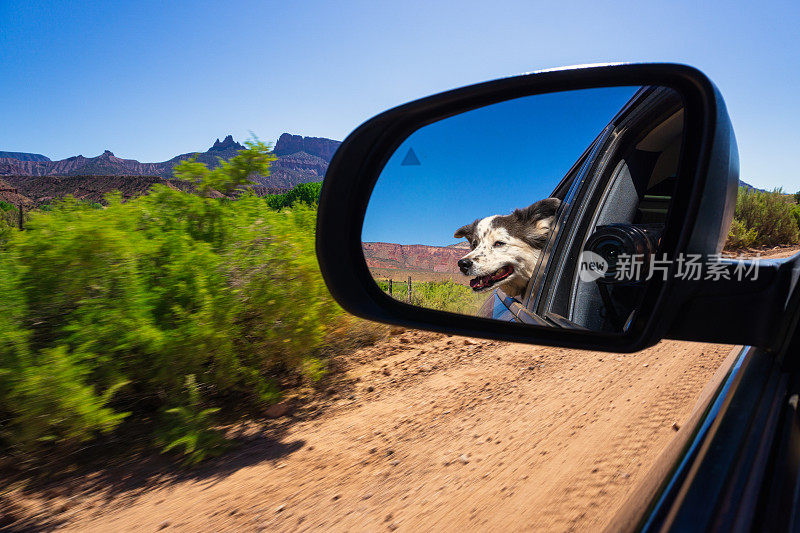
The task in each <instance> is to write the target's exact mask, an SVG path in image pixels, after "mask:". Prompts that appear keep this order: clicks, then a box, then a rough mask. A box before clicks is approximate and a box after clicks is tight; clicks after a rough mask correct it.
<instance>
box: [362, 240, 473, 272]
mask: <svg viewBox="0 0 800 533" xmlns="http://www.w3.org/2000/svg"><path fill="white" fill-rule="evenodd" d="M362 248H363V250H364V258H365V259H366V260H367V267H369V268H386V269H394V270H420V271H426V272H441V273H445V274H460V273H459V270H458V264H457V262H458V260H459V259H461V258H462V257H464V255H466V254H467V252H468V251H469V249H468V248H467V249H464V248H463V247H460V246H427V245H424V244H393V243H388V242H365V243H362Z"/></svg>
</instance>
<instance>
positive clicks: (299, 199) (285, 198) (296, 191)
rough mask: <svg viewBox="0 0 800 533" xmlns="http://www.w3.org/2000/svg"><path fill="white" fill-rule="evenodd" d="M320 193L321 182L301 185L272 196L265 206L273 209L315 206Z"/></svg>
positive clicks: (268, 198)
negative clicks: (298, 205) (301, 205)
mask: <svg viewBox="0 0 800 533" xmlns="http://www.w3.org/2000/svg"><path fill="white" fill-rule="evenodd" d="M321 192H322V182H311V183H301V184H300V185H297V186H296V187H295V188H293V189H292V190H291V191H289V192H287V193H284V194H272V195H270V196H268V197H267V204H268V205H269V206H270V207H271V208H273V209H283V208H286V207H293V206H294V205H297V204H304V205H316V204H317V203H318V202H319V195H320V193H321Z"/></svg>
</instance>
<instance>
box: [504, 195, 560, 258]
mask: <svg viewBox="0 0 800 533" xmlns="http://www.w3.org/2000/svg"><path fill="white" fill-rule="evenodd" d="M560 205H561V200H559V199H558V198H545V199H544V200H539V201H538V202H536V203H535V204H532V205H529V206H528V207H526V208H524V209H517V210H516V211H514V213H513V215H512V216H513V217H514V218H515V219H516V220H517V222H519V223H520V224H522V225H524V226H525V241H527V242H528V243H529V244H530V245H532V246H535V247H541V246H544V243H545V241H546V240H547V235H548V234H549V233H550V227H551V226H552V225H553V221H554V220H555V217H556V212H557V211H558V207H559V206H560Z"/></svg>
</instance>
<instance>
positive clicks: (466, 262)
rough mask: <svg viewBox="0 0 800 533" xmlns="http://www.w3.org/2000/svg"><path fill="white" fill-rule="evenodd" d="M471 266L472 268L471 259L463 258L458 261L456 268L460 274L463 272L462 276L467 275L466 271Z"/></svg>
mask: <svg viewBox="0 0 800 533" xmlns="http://www.w3.org/2000/svg"><path fill="white" fill-rule="evenodd" d="M471 266H472V259H467V258H466V257H465V258H464V259H459V260H458V268H460V269H461V272H463V273H464V274H466V273H467V270H469V267H471Z"/></svg>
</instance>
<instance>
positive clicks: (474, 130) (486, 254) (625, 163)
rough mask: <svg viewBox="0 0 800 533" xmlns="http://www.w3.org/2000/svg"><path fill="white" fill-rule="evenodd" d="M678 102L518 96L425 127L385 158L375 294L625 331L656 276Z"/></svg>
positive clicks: (374, 208) (651, 92)
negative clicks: (380, 292)
mask: <svg viewBox="0 0 800 533" xmlns="http://www.w3.org/2000/svg"><path fill="white" fill-rule="evenodd" d="M683 115H684V113H683V105H682V101H681V97H680V94H679V93H678V92H676V91H675V90H673V89H670V88H667V87H655V86H642V87H629V86H626V87H605V88H595V89H585V90H578V91H566V92H558V93H548V94H542V95H533V96H526V97H523V98H517V99H514V100H508V101H505V102H501V103H497V104H493V105H489V106H485V107H482V108H478V109H474V110H470V111H468V112H465V113H461V114H458V115H454V116H450V117H448V118H445V119H442V120H439V121H437V122H434V123H431V124H429V125H427V126H424V127H422V128H420V129H418V130H416V131H415V132H414V133H412V134H411V135H410V136H409V137H407V138H406V139H405V141H404V142H403V143H402V144H401V145H400V146H399V147H398V148H397V150H396V151H395V152H394V154H393V155H392V156H391V157H390V158H389V160H388V162H387V163H386V165H385V167H384V169H383V170H382V172H381V174H380V177H379V179H378V181H377V183H376V185H375V189H374V190H373V192H372V196H371V198H370V203H369V205H368V208H367V213H366V218H365V220H364V226H363V231H362V241H363V251H364V257H365V260H366V263H367V266H368V267H369V269H370V272H371V274H372V276H373V278H374V280H375V282H376V284H377V285H378V286H379V287H380V288H381V289H382V290H383V291H384V292H386V293H387V294H389V295H391V296H392V297H393V298H395V299H398V300H401V301H403V302H408V303H410V304H411V305H415V306H422V307H427V308H431V309H438V310H443V311H449V312H453V313H459V314H465V315H477V316H481V317H485V318H491V319H495V320H504V321H514V322H522V323H528V324H535V325H540V326H547V327H557V328H575V329H589V330H593V331H602V332H609V333H619V332H623V331H624V330H625V329H626V328H627V327H629V325H630V323H631V321H632V319H633V317H634V316H635V313H636V310H637V308H638V306H639V304H640V302H641V298H642V296H643V294H644V290H645V288H646V287H647V284H648V283H650V282H652V280H653V279H654V278H655V276H663V275H666V267H665V265H664V263H665V261H664V260H663V258H662V259H661V260H659V258H660V257H661V256H660V254H659V252H660V250H659V241H660V237H661V234H662V232H663V230H664V226H665V223H666V220H667V214H668V212H669V208H670V205H671V200H672V196H673V194H674V191H675V186H676V183H677V179H678V178H677V172H678V168H679V161H680V157H681V147H682V143H683Z"/></svg>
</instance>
